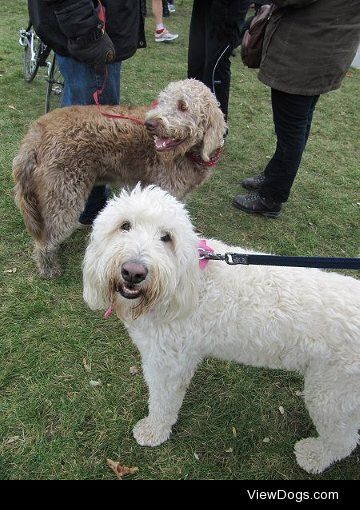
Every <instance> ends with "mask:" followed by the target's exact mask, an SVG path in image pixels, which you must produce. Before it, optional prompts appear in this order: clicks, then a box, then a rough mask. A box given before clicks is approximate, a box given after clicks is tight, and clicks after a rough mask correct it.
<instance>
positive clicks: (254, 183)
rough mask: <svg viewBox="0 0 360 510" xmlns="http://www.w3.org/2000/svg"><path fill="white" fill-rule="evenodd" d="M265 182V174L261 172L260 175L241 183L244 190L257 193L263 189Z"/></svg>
mask: <svg viewBox="0 0 360 510" xmlns="http://www.w3.org/2000/svg"><path fill="white" fill-rule="evenodd" d="M264 182H265V174H264V172H261V173H260V174H258V175H253V176H252V177H247V178H246V179H244V180H243V181H241V185H242V187H243V188H245V189H248V190H250V191H257V190H259V189H260V188H261V185H262V184H263V183H264Z"/></svg>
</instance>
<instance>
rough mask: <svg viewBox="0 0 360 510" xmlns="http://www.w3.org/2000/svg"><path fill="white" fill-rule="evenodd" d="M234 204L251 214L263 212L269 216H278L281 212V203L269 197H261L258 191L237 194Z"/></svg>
mask: <svg viewBox="0 0 360 510" xmlns="http://www.w3.org/2000/svg"><path fill="white" fill-rule="evenodd" d="M233 205H234V206H235V207H237V208H238V209H240V211H244V212H246V213H249V214H261V215H262V216H266V217H267V218H278V217H279V216H280V214H281V205H282V204H281V203H278V202H273V201H272V200H269V199H268V198H263V197H260V195H259V194H258V193H250V194H249V195H237V196H236V197H235V198H234V200H233Z"/></svg>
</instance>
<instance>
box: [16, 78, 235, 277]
mask: <svg viewBox="0 0 360 510" xmlns="http://www.w3.org/2000/svg"><path fill="white" fill-rule="evenodd" d="M158 99H159V101H158V105H157V106H156V107H155V108H153V109H151V110H149V109H148V110H149V111H147V113H146V109H145V108H132V109H129V108H126V107H123V106H117V107H110V106H107V107H104V110H106V111H108V112H111V113H121V114H125V115H132V116H136V117H139V118H141V119H147V120H149V119H150V120H151V119H156V122H157V128H156V130H155V131H153V132H152V134H150V133H149V132H148V130H147V129H146V127H145V126H144V125H139V124H136V123H134V122H132V121H131V120H125V119H115V120H113V119H109V118H106V117H104V116H102V115H101V114H100V113H99V110H98V109H97V107H96V106H73V107H68V108H62V109H59V110H54V111H53V112H51V113H48V114H47V115H44V116H42V117H40V118H39V119H38V120H37V121H35V122H34V123H33V125H32V126H31V127H30V130H29V132H28V133H27V135H26V136H25V138H24V140H23V142H22V144H21V148H20V151H19V154H18V155H17V156H16V158H15V159H14V162H13V177H14V180H15V195H16V198H15V199H16V203H17V205H18V207H19V208H20V210H21V212H22V214H23V216H24V221H25V225H26V228H27V229H28V231H29V232H30V234H31V235H32V236H33V238H34V241H35V250H34V256H35V260H36V263H37V266H38V269H39V272H40V274H41V275H43V276H46V277H54V276H58V275H60V274H61V268H60V266H59V263H58V260H57V255H56V254H57V251H58V248H59V245H60V244H61V243H62V242H63V241H64V240H65V239H66V238H67V237H68V236H69V235H70V234H71V233H72V232H73V230H74V229H75V228H76V226H77V225H78V218H79V215H80V213H81V212H82V210H83V209H84V206H85V203H86V199H87V197H88V196H89V193H90V191H91V189H92V188H93V186H94V185H95V184H101V183H108V184H113V185H116V186H120V187H123V186H128V187H133V186H135V185H136V183H137V182H139V181H141V182H142V183H143V185H148V184H157V185H158V186H160V187H162V188H163V189H165V190H167V191H169V192H170V193H171V194H173V195H174V196H175V197H177V198H179V199H183V198H184V197H185V195H186V194H187V193H189V192H190V191H192V190H193V189H194V188H196V187H197V186H198V185H199V184H201V183H202V182H203V181H204V180H205V179H207V178H208V177H209V175H210V171H209V169H208V168H207V167H206V166H201V165H199V164H197V163H194V162H193V161H190V160H189V158H188V157H187V155H186V154H187V153H189V152H193V153H197V154H198V155H200V156H201V157H202V158H203V160H205V161H208V160H209V158H210V156H211V154H212V153H213V152H214V151H215V149H217V148H218V147H219V146H220V145H221V143H222V136H223V133H224V131H225V128H226V125H225V121H224V117H223V115H222V113H221V111H220V109H219V107H218V103H217V101H216V99H215V96H214V95H213V94H212V93H211V91H210V90H209V89H208V88H207V87H206V86H205V85H203V84H202V83H200V82H198V81H196V80H183V81H179V82H174V83H170V84H169V85H168V87H166V89H165V90H164V91H163V92H161V93H160V95H159V98H158ZM179 102H180V103H179ZM179 105H180V106H179ZM153 135H157V136H159V137H161V138H172V139H176V140H182V143H181V144H180V145H178V146H176V147H174V148H173V149H171V150H168V151H165V152H160V151H158V150H156V149H155V145H154V140H153Z"/></svg>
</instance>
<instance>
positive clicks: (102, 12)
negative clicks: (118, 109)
mask: <svg viewBox="0 0 360 510" xmlns="http://www.w3.org/2000/svg"><path fill="white" fill-rule="evenodd" d="M98 5H99V8H98V18H99V20H100V21H101V22H102V24H103V26H104V29H105V27H106V15H105V9H104V6H103V5H102V3H101V1H100V0H98ZM107 78H108V69H107V66H106V65H105V75H104V81H103V84H102V87H101V89H98V90H95V92H94V93H93V99H94V102H95V104H96V106H97V107H98V110H99V112H100V113H101V115H102V116H103V117H106V118H108V119H127V120H131V121H132V122H134V123H135V124H140V125H143V124H144V121H142V120H141V119H138V118H137V117H132V116H130V115H121V114H116V113H108V112H106V111H105V110H103V108H102V107H101V104H100V97H101V95H102V93H103V92H104V90H105V87H106V82H107Z"/></svg>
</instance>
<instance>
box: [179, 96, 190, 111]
mask: <svg viewBox="0 0 360 510" xmlns="http://www.w3.org/2000/svg"><path fill="white" fill-rule="evenodd" d="M177 106H178V110H180V111H181V112H187V111H188V105H187V104H186V103H185V101H183V100H182V99H180V100H179V101H178V104H177Z"/></svg>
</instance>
